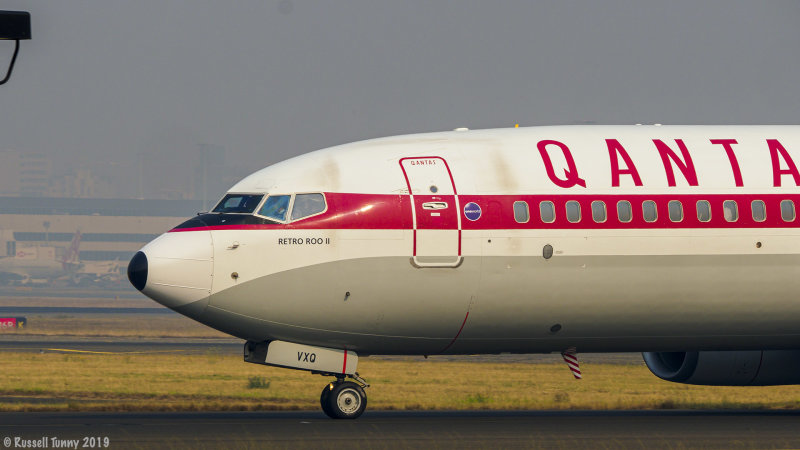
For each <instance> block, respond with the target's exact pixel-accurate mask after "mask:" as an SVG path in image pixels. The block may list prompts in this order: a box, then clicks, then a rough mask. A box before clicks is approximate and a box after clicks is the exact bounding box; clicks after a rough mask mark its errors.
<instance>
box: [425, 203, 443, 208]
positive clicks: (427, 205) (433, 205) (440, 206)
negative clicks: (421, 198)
mask: <svg viewBox="0 0 800 450" xmlns="http://www.w3.org/2000/svg"><path fill="white" fill-rule="evenodd" d="M422 209H447V202H426V203H423V204H422Z"/></svg>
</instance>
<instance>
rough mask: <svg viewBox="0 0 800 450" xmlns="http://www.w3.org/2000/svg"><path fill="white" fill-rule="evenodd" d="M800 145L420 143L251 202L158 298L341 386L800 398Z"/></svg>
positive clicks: (578, 132) (311, 163)
mask: <svg viewBox="0 0 800 450" xmlns="http://www.w3.org/2000/svg"><path fill="white" fill-rule="evenodd" d="M797 162H800V126H678V125H676V126H659V125H630V126H605V125H580V126H541V127H521V128H520V127H515V128H507V129H491V130H468V129H456V130H454V131H449V132H439V133H425V134H414V135H406V136H396V137H387V138H381V139H374V140H367V141H362V142H355V143H351V144H345V145H341V146H336V147H331V148H327V149H323V150H318V151H315V152H311V153H308V154H305V155H302V156H298V157H295V158H291V159H288V160H286V161H283V162H280V163H277V164H274V165H271V166H269V167H267V168H265V169H262V170H259V171H257V172H255V173H254V174H252V175H250V176H248V177H246V178H244V179H243V180H241V181H240V182H238V183H237V184H235V185H234V186H233V187H232V188H231V189H230V190H229V191H228V193H226V194H225V196H224V197H223V198H222V199H221V200H220V202H219V203H218V204H217V205H216V206H215V207H214V208H213V209H212V210H211V211H210V212H207V213H200V214H199V215H198V216H196V217H192V218H189V219H188V220H187V221H186V222H184V223H182V224H180V225H178V226H176V227H175V228H173V229H172V230H169V231H168V232H166V233H164V234H162V235H161V236H159V237H158V238H156V239H155V240H153V241H152V242H150V243H148V244H147V245H145V246H144V247H143V248H142V249H141V250H140V251H139V252H138V253H136V254H135V255H134V257H133V258H132V259H131V261H130V263H129V265H128V270H127V272H128V278H129V280H130V282H131V283H132V284H133V285H134V286H135V287H136V288H137V289H138V290H139V291H141V292H142V293H143V294H144V295H146V296H148V297H150V298H151V299H153V300H155V301H157V302H159V303H161V304H163V305H165V306H167V307H169V308H172V309H173V310H175V311H177V312H179V313H181V314H183V315H185V316H187V317H190V318H192V319H194V320H196V321H198V322H201V323H203V324H206V325H208V326H210V327H213V328H215V329H217V330H221V331H223V332H225V333H228V334H231V335H233V336H236V337H238V338H241V339H243V340H245V341H246V343H245V346H244V360H245V361H246V362H250V363H258V364H266V365H270V366H279V367H285V368H292V369H300V370H306V371H310V372H311V373H315V374H322V375H324V376H328V377H333V381H331V382H330V383H328V384H327V385H326V386H325V388H324V390H323V392H322V394H321V396H320V405H321V407H322V409H323V411H324V412H325V414H327V415H328V416H330V417H332V418H348V419H352V418H356V417H358V416H359V415H361V414H362V413H363V411H364V409H365V408H366V404H367V397H366V394H365V391H364V388H366V387H368V386H369V385H368V384H367V382H366V381H365V380H364V379H363V378H362V377H361V376H360V375H359V374H358V372H357V365H358V357H359V356H364V355H378V354H381V355H424V356H427V355H438V354H451V355H452V354H498V353H521V354H524V353H561V354H562V355H563V357H564V360H565V361H566V362H567V363H568V365H569V367H570V369H571V370H572V372H573V374H574V375H575V377H576V378H578V377H580V376H581V374H580V369H579V366H578V360H577V356H578V352H581V353H585V352H643V357H644V361H645V363H646V364H647V366H648V367H649V369H650V370H651V371H652V372H653V374H655V375H656V376H658V377H660V378H662V379H664V380H668V381H672V382H680V383H689V384H704V385H725V386H745V385H748V386H749V385H774V384H798V383H800V370H798V369H800V332H798V329H797V324H798V323H800V301H799V300H798V298H797V293H798V292H800V239H798V234H799V233H798V227H800V221H798V219H797V207H798V205H800V187H799V186H800V171H798V167H797Z"/></svg>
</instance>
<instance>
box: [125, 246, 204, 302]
mask: <svg viewBox="0 0 800 450" xmlns="http://www.w3.org/2000/svg"><path fill="white" fill-rule="evenodd" d="M213 275H214V247H213V241H212V237H211V232H209V231H207V230H205V231H200V230H199V231H186V232H169V233H164V234H162V235H161V236H159V237H158V238H156V239H155V240H153V241H152V242H150V243H149V244H147V245H145V246H144V247H143V248H142V250H141V251H139V252H138V253H137V254H136V255H134V257H133V259H131V262H130V264H129V265H128V277H129V278H130V280H131V283H132V284H133V286H134V287H136V289H139V290H140V291H141V292H142V294H144V295H146V296H148V297H150V298H151V299H153V300H155V301H157V302H158V303H161V304H162V305H164V306H166V307H168V308H172V309H174V310H176V311H178V312H181V310H182V309H185V308H186V307H188V306H189V305H191V304H197V305H201V306H202V305H204V304H207V303H208V297H209V295H210V294H211V282H212V279H213V278H212V277H213Z"/></svg>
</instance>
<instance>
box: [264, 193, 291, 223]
mask: <svg viewBox="0 0 800 450" xmlns="http://www.w3.org/2000/svg"><path fill="white" fill-rule="evenodd" d="M289 198H290V196H288V195H270V196H269V197H267V201H265V202H264V206H262V207H261V210H260V211H258V213H259V214H261V215H262V216H264V217H269V218H270V219H275V220H277V221H280V222H285V221H286V211H287V210H288V209H289Z"/></svg>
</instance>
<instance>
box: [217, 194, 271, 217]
mask: <svg viewBox="0 0 800 450" xmlns="http://www.w3.org/2000/svg"><path fill="white" fill-rule="evenodd" d="M262 198H264V196H263V195H253V194H228V195H226V196H225V197H224V198H223V199H222V201H220V202H219V204H218V205H217V206H216V207H215V208H214V210H213V211H211V212H215V213H225V214H230V213H244V214H249V213H252V212H253V211H255V209H256V207H257V206H258V204H259V203H261V199H262Z"/></svg>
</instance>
